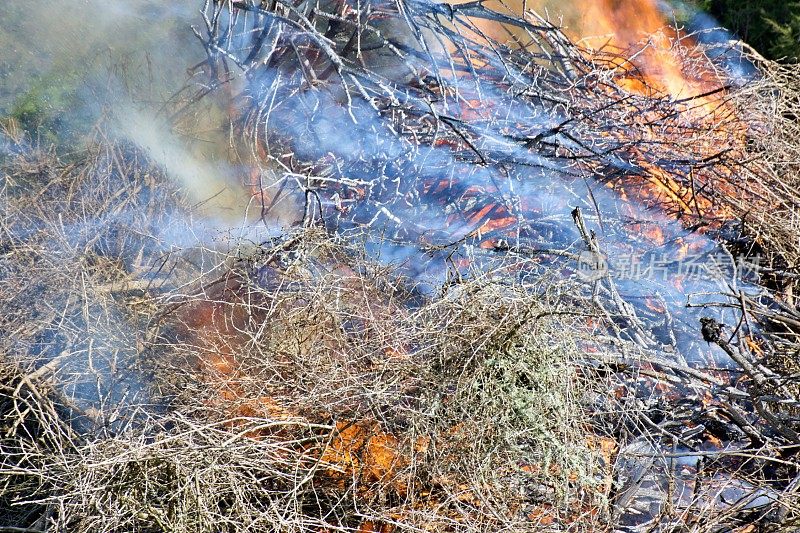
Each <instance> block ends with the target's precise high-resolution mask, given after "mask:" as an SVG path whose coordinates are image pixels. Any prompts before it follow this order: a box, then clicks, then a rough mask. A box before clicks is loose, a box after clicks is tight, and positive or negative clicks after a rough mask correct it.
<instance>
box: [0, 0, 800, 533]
mask: <svg viewBox="0 0 800 533" xmlns="http://www.w3.org/2000/svg"><path fill="white" fill-rule="evenodd" d="M590 4H591V5H590V6H587V7H586V10H587V13H589V14H591V15H592V16H593V25H592V26H591V28H590V29H591V30H593V32H592V31H589V30H588V29H586V28H584V30H585V32H584V35H580V34H576V33H575V31H576V30H570V29H569V28H567V29H564V30H562V29H561V28H560V27H559V26H558V25H555V24H553V23H552V22H551V21H550V20H549V19H546V18H543V17H541V16H539V15H538V14H537V13H536V12H534V11H531V10H529V9H528V8H527V6H524V8H523V6H517V7H516V8H515V7H514V6H510V5H505V4H500V3H498V4H497V5H491V3H486V2H469V3H461V4H448V3H432V2H428V1H425V0H421V1H419V0H412V1H405V2H390V1H387V2H384V1H382V0H371V1H367V2H361V3H359V2H355V3H353V2H349V1H339V0H337V1H330V2H317V3H308V2H292V1H287V0H276V1H273V2H253V1H243V2H235V1H234V2H231V1H226V2H212V1H210V0H209V1H206V2H205V5H204V6H202V7H203V10H202V20H201V21H200V22H199V24H198V25H197V26H196V27H194V32H195V34H196V36H197V37H198V39H199V43H200V45H202V48H203V49H204V50H205V52H206V56H207V57H206V58H205V60H203V61H202V62H201V63H199V64H198V65H196V66H195V67H193V68H192V69H190V73H191V74H192V80H193V82H194V83H195V86H196V87H199V89H197V91H196V92H195V93H193V94H190V93H189V92H188V91H187V92H185V93H182V94H184V95H188V96H186V97H185V101H182V102H180V103H179V104H180V106H179V108H178V109H175V110H174V115H173V118H174V119H176V120H180V118H181V117H182V116H185V115H186V114H188V113H191V112H192V110H193V109H196V107H195V106H197V105H199V103H200V102H204V101H207V100H208V99H211V98H218V99H221V100H222V101H223V102H224V107H225V110H226V111H225V112H226V114H227V116H228V118H229V121H228V122H229V124H230V128H229V131H228V134H229V135H228V138H229V139H230V145H231V148H232V152H233V154H232V156H231V161H233V162H235V163H236V165H237V166H236V168H237V173H238V175H239V178H240V187H241V188H242V189H243V190H244V191H246V194H247V196H248V199H249V204H248V209H247V211H248V213H247V214H246V213H242V214H241V216H242V218H244V219H245V221H244V222H243V223H241V224H240V225H239V226H238V227H235V228H231V226H233V224H228V226H227V228H226V230H227V231H222V230H221V229H220V225H221V224H222V223H221V222H220V221H214V225H213V227H211V228H210V227H209V226H204V225H203V224H202V221H198V220H197V218H198V217H200V215H199V214H198V211H197V206H194V205H192V204H191V202H190V201H189V200H188V199H187V198H186V197H185V196H184V195H183V194H182V193H183V191H182V190H181V188H180V187H177V186H176V185H175V184H174V183H172V182H171V181H170V178H169V171H168V170H165V168H164V166H163V165H158V164H155V163H154V161H153V159H155V160H156V161H158V160H159V158H158V157H155V156H154V154H153V149H152V146H141V145H140V146H136V142H135V139H136V137H135V136H134V138H133V139H131V138H128V139H127V140H120V139H118V138H114V136H113V135H109V136H106V130H104V129H103V128H100V129H99V130H98V131H99V132H100V133H97V137H96V139H95V142H94V143H93V144H92V148H90V149H89V150H88V151H86V152H85V153H83V154H82V155H81V156H80V157H78V158H75V159H73V160H71V161H70V162H64V161H61V160H59V159H58V158H57V157H55V156H54V155H53V154H51V153H47V152H46V151H43V150H42V149H40V148H33V147H31V146H29V145H28V144H26V140H25V138H24V136H22V135H21V134H19V133H18V132H17V131H16V130H15V127H14V124H13V122H11V123H9V124H8V125H7V127H6V132H5V134H4V136H3V139H4V143H5V146H4V149H3V151H2V152H0V153H4V154H7V155H6V156H5V158H4V162H5V166H4V169H3V180H4V181H3V188H2V190H0V193H1V194H2V196H0V201H1V202H2V205H3V220H2V221H0V229H1V230H2V252H3V256H2V260H0V269H1V270H0V272H2V277H0V306H1V307H0V311H2V316H3V318H2V321H0V328H2V335H0V342H1V343H2V344H0V365H1V366H0V391H1V392H0V451H1V452H2V459H0V461H2V462H0V531H4V530H6V529H7V530H9V531H12V530H13V531H19V530H24V531H54V530H69V531H87V532H88V531H112V530H113V531H187V532H188V531H304V532H306V531H307V532H317V533H323V532H326V533H327V532H333V531H353V532H359V533H367V532H373V533H374V532H381V533H393V532H400V531H487V532H488V531H492V532H495V531H538V530H549V529H552V530H587V531H595V530H598V531H603V530H613V529H615V528H616V529H621V530H627V531H636V530H665V531H666V530H670V531H671V530H675V531H679V530H680V531H684V530H687V529H690V530H693V531H694V530H696V531H755V530H757V528H762V527H763V528H778V527H789V525H790V524H792V523H794V522H796V521H797V520H800V515H799V514H798V513H800V507H798V501H797V499H798V495H797V490H798V488H800V469H799V468H800V463H798V461H797V457H796V454H797V451H798V447H799V446H800V420H798V401H800V397H799V396H800V387H798V381H797V375H798V370H800V366H798V364H797V358H798V355H799V354H800V345H798V343H797V335H798V334H800V310H798V307H797V305H796V302H795V294H794V293H795V286H796V281H797V279H798V274H797V272H796V268H797V265H798V261H800V218H798V217H797V216H796V213H797V208H798V205H799V204H800V192H798V191H800V169H798V168H796V166H797V161H798V159H799V158H800V142H798V139H800V136H799V135H798V133H800V131H798V130H799V129H800V128H798V123H799V122H798V107H797V106H798V104H797V102H798V101H800V100H798V94H800V91H798V87H797V78H796V75H795V73H794V72H793V71H792V70H790V69H787V68H784V67H780V66H776V65H773V64H770V63H767V62H766V61H764V60H762V59H760V58H759V57H758V56H757V55H756V54H754V53H753V52H752V51H749V50H748V49H747V48H746V46H745V45H744V44H742V43H737V42H733V41H729V40H720V39H718V38H716V37H715V36H716V35H718V33H717V32H715V31H713V30H703V29H702V28H696V29H694V30H691V31H689V30H685V29H675V28H669V27H667V26H666V25H665V23H664V18H663V16H662V14H661V13H660V12H659V11H658V10H657V9H656V8H655V7H654V6H653V5H651V3H650V2H648V1H645V0H631V2H629V3H627V4H625V3H622V4H623V6H622V7H620V5H617V4H616V3H614V5H607V6H606V5H604V2H592V3H590ZM632 19H636V20H637V21H639V22H640V23H641V27H639V28H638V29H636V30H632V29H631V27H630V25H631V24H632ZM586 32H588V33H586ZM586 35H605V36H601V37H597V38H587V37H586ZM172 103H173V104H174V102H172ZM131 141H134V142H131ZM210 194H213V193H210ZM254 207H255V208H254ZM253 211H255V212H256V214H255V216H247V215H248V214H250V215H252V212H253ZM200 218H202V217H200Z"/></svg>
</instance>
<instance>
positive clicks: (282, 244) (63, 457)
mask: <svg viewBox="0 0 800 533" xmlns="http://www.w3.org/2000/svg"><path fill="white" fill-rule="evenodd" d="M20 146H21V145H19V144H16V145H14V146H12V148H14V147H16V148H19V147H20ZM3 176H4V177H3V189H2V201H3V203H4V206H5V207H6V209H5V210H4V219H3V220H2V226H1V227H2V231H3V235H4V237H3V241H4V251H3V254H4V255H3V258H2V262H1V263H0V268H2V269H3V276H2V286H1V288H0V295H2V298H0V306H1V307H2V316H3V320H2V323H1V327H2V335H1V337H2V339H3V341H2V346H1V348H2V352H0V353H1V354H2V355H1V358H0V369H2V377H1V378H0V386H2V392H0V409H1V411H0V450H2V457H3V459H2V463H1V464H0V505H2V513H0V515H2V517H3V518H2V521H0V530H2V528H3V527H12V526H13V527H21V528H29V530H31V531H44V530H51V529H56V530H58V529H68V530H70V531H78V532H81V531H85V532H89V531H112V530H113V531H186V532H189V531H191V532H198V531H209V532H210V531H309V532H310V531H315V532H318V531H363V532H366V531H373V530H374V531H379V530H381V531H492V532H494V531H525V530H540V529H547V528H551V527H559V526H558V525H559V524H564V523H568V522H569V523H574V524H575V527H577V528H584V529H589V528H591V526H592V524H594V523H596V521H597V520H598V519H601V518H602V513H603V511H602V510H603V509H604V505H605V503H604V491H603V490H602V487H601V484H602V482H604V481H605V480H604V479H601V478H600V477H599V476H600V475H601V474H602V469H600V456H601V454H600V452H599V448H598V446H597V445H596V444H595V443H594V440H593V439H592V438H588V437H587V436H588V435H589V434H590V427H589V426H588V424H587V423H585V422H584V420H585V419H586V413H585V412H584V410H583V407H582V406H581V401H582V400H581V398H582V395H583V392H582V390H583V387H584V386H585V384H584V385H581V384H580V380H579V379H578V376H577V374H576V371H575V368H574V365H573V362H574V359H575V358H576V357H577V356H578V354H579V352H580V350H579V348H578V346H577V345H576V342H577V340H576V339H577V337H575V336H573V335H572V333H571V332H572V330H573V329H574V328H573V327H572V324H573V322H574V321H576V320H578V318H575V317H573V316H571V315H570V314H569V313H568V312H567V311H570V309H569V308H568V307H565V306H566V305H567V304H565V301H566V300H565V299H564V298H563V297H562V295H563V294H564V291H565V290H566V289H567V287H562V286H559V285H558V284H556V283H554V282H553V283H550V282H548V281H545V280H541V281H539V282H537V284H536V285H535V286H533V285H528V286H525V285H522V284H520V283H515V282H510V281H508V279H509V276H507V275H503V274H504V273H505V272H507V270H503V269H500V270H496V271H495V272H494V273H493V274H492V273H490V274H481V273H478V272H477V271H476V272H474V276H473V278H472V279H467V280H462V281H461V282H460V283H454V284H452V285H450V286H449V287H448V288H447V290H446V291H445V292H443V293H442V294H439V295H428V296H423V295H421V294H420V293H419V288H418V287H414V286H412V285H411V284H410V283H409V281H408V280H404V279H403V278H402V277H400V276H399V275H398V274H396V273H395V272H394V271H393V270H392V269H390V268H387V267H385V266H381V265H378V264H375V263H373V262H370V261H368V260H366V259H365V258H364V255H363V250H362V249H361V247H360V246H359V245H358V244H352V243H349V244H348V243H344V242H341V241H337V240H336V239H335V238H331V237H329V236H326V235H325V234H323V233H319V232H315V231H311V230H304V231H301V232H299V233H296V234H290V235H288V236H286V237H284V238H282V239H280V240H276V241H273V242H271V243H269V244H264V245H261V246H252V245H245V246H243V247H239V248H237V249H234V251H232V252H230V253H228V254H222V253H220V252H219V251H212V250H206V249H202V246H201V247H196V248H187V249H178V247H177V246H176V245H174V244H172V245H170V242H169V241H167V240H166V238H165V236H164V232H162V231H161V230H160V227H164V226H160V225H162V224H167V223H168V220H166V219H163V218H162V219H160V218H159V217H160V216H169V217H170V218H169V221H174V220H185V219H186V218H185V217H181V216H179V215H180V214H181V213H184V212H185V211H184V210H183V208H182V207H181V206H182V201H181V198H180V197H179V196H178V195H176V194H174V193H172V192H170V190H171V188H170V186H169V184H168V182H167V181H166V179H165V177H164V176H163V175H161V173H160V172H159V171H158V169H156V168H153V167H150V166H148V164H147V162H146V161H145V160H144V159H143V158H142V157H141V156H140V155H139V154H137V153H135V152H133V151H126V150H125V149H123V148H121V147H119V146H115V145H112V144H106V143H101V144H98V145H97V146H96V148H94V149H93V151H91V152H90V153H87V154H86V155H85V157H84V158H82V159H80V160H78V161H76V162H74V163H70V164H63V163H60V162H59V161H58V160H57V159H55V158H54V156H52V154H46V153H41V152H39V151H36V150H24V151H21V152H20V153H19V154H18V155H16V156H13V157H11V158H10V165H8V166H7V167H6V169H5V170H4V174H3ZM201 244H203V243H201ZM170 246H171V247H170ZM198 258H206V259H209V258H210V259H211V260H209V261H206V262H205V263H203V262H202V261H199V260H198ZM196 265H201V266H199V267H198V266H196ZM202 265H211V267H204V266H202ZM505 268H510V266H509V265H505ZM155 271H158V274H157V275H156V274H155V273H154V272H155ZM606 459H607V458H606ZM582 513H587V515H586V516H582ZM598 513H600V514H598ZM381 528H383V529H381Z"/></svg>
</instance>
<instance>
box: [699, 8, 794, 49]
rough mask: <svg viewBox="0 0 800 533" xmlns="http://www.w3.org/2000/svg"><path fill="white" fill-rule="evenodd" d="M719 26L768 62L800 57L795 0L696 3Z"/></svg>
mask: <svg viewBox="0 0 800 533" xmlns="http://www.w3.org/2000/svg"><path fill="white" fill-rule="evenodd" d="M696 3H697V4H698V5H699V6H700V7H701V8H702V9H704V10H705V11H707V12H708V13H711V14H712V15H714V16H715V17H716V18H717V20H719V21H720V24H721V25H722V26H724V27H726V28H728V29H729V30H731V31H733V32H734V33H736V34H737V35H738V36H739V37H740V38H741V39H742V40H744V41H745V42H747V43H748V44H750V45H752V46H753V47H755V48H756V50H758V51H759V52H760V53H762V54H764V55H765V56H766V57H769V58H770V59H776V60H780V59H783V60H786V61H791V62H797V61H798V57H800V2H798V1H795V0H697V1H696Z"/></svg>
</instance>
